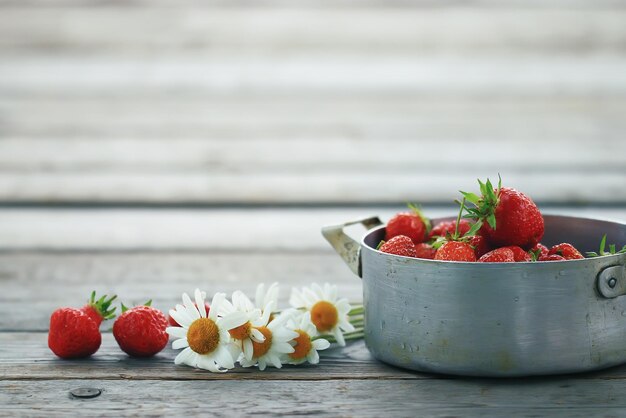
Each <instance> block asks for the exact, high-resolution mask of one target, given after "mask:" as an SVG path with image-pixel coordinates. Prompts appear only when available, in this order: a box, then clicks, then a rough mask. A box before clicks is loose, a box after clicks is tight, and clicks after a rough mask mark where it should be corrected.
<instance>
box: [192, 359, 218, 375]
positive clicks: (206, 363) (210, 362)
mask: <svg viewBox="0 0 626 418" xmlns="http://www.w3.org/2000/svg"><path fill="white" fill-rule="evenodd" d="M196 367H199V368H201V369H204V370H208V371H210V372H213V373H219V372H221V370H220V369H219V368H218V367H217V365H216V364H215V360H214V359H213V358H212V357H209V356H198V361H197V364H196Z"/></svg>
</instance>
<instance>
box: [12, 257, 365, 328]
mask: <svg viewBox="0 0 626 418" xmlns="http://www.w3.org/2000/svg"><path fill="white" fill-rule="evenodd" d="M273 282H278V283H280V285H281V293H280V306H279V307H280V308H286V307H288V303H287V299H288V298H289V294H290V292H291V288H292V287H298V286H308V285H310V284H311V283H312V282H319V283H324V282H331V283H334V284H336V285H337V286H338V287H339V294H340V295H342V296H343V297H346V298H348V299H349V300H351V301H354V302H357V303H358V302H360V301H361V300H362V289H361V281H360V279H359V278H358V277H356V276H354V275H353V274H352V273H351V272H350V270H349V269H348V268H347V267H346V266H345V264H344V263H343V261H342V260H341V259H340V258H339V256H337V255H334V254H330V253H328V254H307V253H304V254H298V253H292V254H284V253H271V252H270V253H263V252H261V253H250V252H248V251H241V252H236V253H228V252H225V253H219V252H218V253H215V252H196V253H178V254H177V253H169V254H168V253H152V254H150V253H143V254H142V253H134V254H133V253H121V254H106V253H97V252H96V253H94V252H92V253H83V254H73V255H72V254H62V253H57V254H54V253H52V254H50V253H48V254H46V253H44V254H40V253H39V254H38V253H31V254H23V253H22V254H20V253H7V254H2V255H0V284H1V287H2V292H0V331H7V330H11V331H33V330H36V331H45V330H47V329H48V325H49V321H50V320H49V318H50V314H51V313H52V312H53V311H54V310H55V309H56V308H58V307H61V306H82V305H84V304H85V303H86V301H87V298H88V296H89V294H90V293H91V291H92V290H96V291H97V292H98V294H105V293H106V294H109V295H112V294H117V295H118V297H119V299H120V301H123V302H124V303H125V304H126V305H129V304H140V303H144V302H145V301H146V300H148V299H153V306H155V307H156V308H158V309H161V310H163V311H164V312H167V311H168V310H169V309H171V308H172V307H174V306H175V304H176V303H180V298H181V294H182V293H183V292H187V293H192V292H193V291H194V289H196V288H198V287H199V288H201V289H202V290H205V291H206V292H207V294H208V295H209V297H212V295H213V294H214V293H216V292H226V293H227V294H228V295H230V294H231V293H232V292H233V291H234V290H237V289H239V290H242V291H244V292H245V293H246V294H247V295H249V296H250V297H253V296H254V291H255V289H256V286H257V285H258V284H259V283H266V284H270V283H273ZM34 295H37V296H36V297H34ZM111 327H112V324H111V323H105V324H104V325H103V329H111Z"/></svg>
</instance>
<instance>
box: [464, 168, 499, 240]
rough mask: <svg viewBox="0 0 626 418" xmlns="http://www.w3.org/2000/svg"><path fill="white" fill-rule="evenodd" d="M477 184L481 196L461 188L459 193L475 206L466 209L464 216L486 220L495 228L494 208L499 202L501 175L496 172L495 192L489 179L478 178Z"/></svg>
mask: <svg viewBox="0 0 626 418" xmlns="http://www.w3.org/2000/svg"><path fill="white" fill-rule="evenodd" d="M478 185H479V186H480V192H481V194H482V196H478V195H476V194H474V193H468V192H464V191H462V190H461V194H462V195H463V196H464V197H465V198H466V199H467V200H468V201H469V202H471V203H472V204H474V206H475V207H474V208H471V209H468V210H467V213H468V214H467V215H466V216H465V217H466V218H468V219H474V220H476V221H487V223H488V224H489V226H491V228H493V229H496V215H495V210H496V207H497V206H498V203H500V197H499V196H500V190H501V189H502V177H500V174H498V189H497V190H496V191H495V192H494V190H493V185H492V184H491V180H489V179H487V182H486V183H483V182H482V181H480V179H478Z"/></svg>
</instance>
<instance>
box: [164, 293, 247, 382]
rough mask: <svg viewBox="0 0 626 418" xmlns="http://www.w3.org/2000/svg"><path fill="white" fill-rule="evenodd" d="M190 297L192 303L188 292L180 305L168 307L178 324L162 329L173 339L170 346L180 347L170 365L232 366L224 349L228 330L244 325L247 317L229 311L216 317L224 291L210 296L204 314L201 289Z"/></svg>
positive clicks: (218, 369)
mask: <svg viewBox="0 0 626 418" xmlns="http://www.w3.org/2000/svg"><path fill="white" fill-rule="evenodd" d="M194 296H195V302H196V303H195V305H194V303H193V302H192V301H191V299H190V298H189V295H187V294H186V293H183V304H182V305H176V309H171V310H170V315H171V316H172V318H174V320H176V322H178V323H179V324H180V325H181V326H180V327H167V329H166V331H167V333H168V334H169V335H171V336H172V337H174V338H177V339H176V340H174V342H173V343H172V348H173V349H175V350H178V349H181V348H183V351H181V352H180V353H179V354H178V355H177V356H176V358H175V359H174V364H187V365H189V366H191V367H198V368H201V369H206V370H210V371H212V372H222V371H226V369H232V368H233V367H235V364H234V360H233V357H232V354H231V353H230V351H229V349H228V346H229V343H230V334H229V333H228V331H229V330H231V329H233V328H236V327H238V326H240V325H242V324H244V323H245V322H246V320H247V316H246V315H245V314H244V313H242V312H233V313H230V314H227V315H224V316H222V317H219V318H218V316H217V312H219V311H220V307H221V306H222V304H223V303H224V301H225V300H226V295H225V294H224V293H216V294H215V296H213V300H212V301H211V309H210V310H209V313H208V315H207V312H206V309H205V306H204V297H203V294H202V292H200V290H199V289H196V292H195V295H194Z"/></svg>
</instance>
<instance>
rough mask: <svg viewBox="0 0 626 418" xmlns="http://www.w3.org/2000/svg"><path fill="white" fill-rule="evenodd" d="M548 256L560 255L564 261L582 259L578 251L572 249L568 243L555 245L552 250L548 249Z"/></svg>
mask: <svg viewBox="0 0 626 418" xmlns="http://www.w3.org/2000/svg"><path fill="white" fill-rule="evenodd" d="M548 254H549V255H553V254H556V255H560V256H562V257H563V258H564V259H566V260H580V259H582V258H585V257H583V255H582V254H581V253H580V251H578V250H577V249H576V248H574V246H573V245H572V244H568V243H565V242H564V243H562V244H557V245H555V246H553V247H552V248H550V251H549V252H548Z"/></svg>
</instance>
